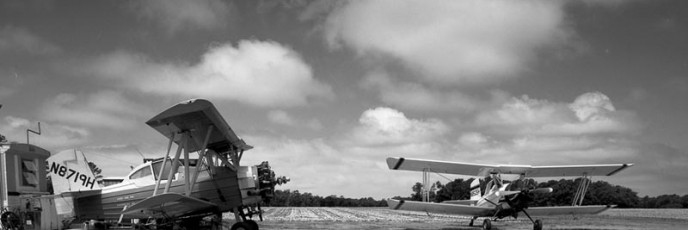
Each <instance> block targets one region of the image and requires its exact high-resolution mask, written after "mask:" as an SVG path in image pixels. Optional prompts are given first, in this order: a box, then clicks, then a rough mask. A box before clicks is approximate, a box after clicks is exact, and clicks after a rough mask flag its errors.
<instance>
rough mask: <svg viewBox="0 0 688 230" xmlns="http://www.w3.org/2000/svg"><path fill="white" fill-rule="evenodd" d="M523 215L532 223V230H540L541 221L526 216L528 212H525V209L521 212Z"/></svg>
mask: <svg viewBox="0 0 688 230" xmlns="http://www.w3.org/2000/svg"><path fill="white" fill-rule="evenodd" d="M523 214H526V216H527V217H528V219H530V221H531V222H533V229H534V230H542V221H541V220H533V218H531V217H530V215H529V214H528V212H526V210H525V209H524V210H523Z"/></svg>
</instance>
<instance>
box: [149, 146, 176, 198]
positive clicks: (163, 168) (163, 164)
mask: <svg viewBox="0 0 688 230" xmlns="http://www.w3.org/2000/svg"><path fill="white" fill-rule="evenodd" d="M174 134H175V133H172V134H170V143H169V144H167V155H165V158H163V160H162V165H161V166H160V172H159V173H158V180H157V181H155V189H154V190H153V196H155V195H157V194H158V188H160V181H161V180H162V173H163V172H164V171H165V165H166V164H167V158H170V151H172V143H174ZM167 183H171V181H170V178H169V177H168V178H167Z"/></svg>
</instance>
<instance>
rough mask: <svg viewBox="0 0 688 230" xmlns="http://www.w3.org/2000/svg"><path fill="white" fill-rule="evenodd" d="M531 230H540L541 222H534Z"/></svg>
mask: <svg viewBox="0 0 688 230" xmlns="http://www.w3.org/2000/svg"><path fill="white" fill-rule="evenodd" d="M533 229H534V230H542V221H541V220H535V224H533Z"/></svg>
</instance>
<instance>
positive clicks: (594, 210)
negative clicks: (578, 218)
mask: <svg viewBox="0 0 688 230" xmlns="http://www.w3.org/2000/svg"><path fill="white" fill-rule="evenodd" d="M613 207H616V205H586V206H555V207H530V208H528V209H527V212H528V214H530V215H531V216H553V215H582V214H599V213H601V212H604V211H606V210H608V209H611V208H613Z"/></svg>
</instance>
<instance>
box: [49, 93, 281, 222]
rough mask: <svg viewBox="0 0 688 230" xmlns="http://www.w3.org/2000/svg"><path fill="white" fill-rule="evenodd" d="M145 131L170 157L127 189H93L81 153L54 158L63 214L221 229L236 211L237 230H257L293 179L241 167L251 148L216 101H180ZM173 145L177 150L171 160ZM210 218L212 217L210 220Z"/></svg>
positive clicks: (132, 179) (139, 172)
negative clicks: (277, 192)
mask: <svg viewBox="0 0 688 230" xmlns="http://www.w3.org/2000/svg"><path fill="white" fill-rule="evenodd" d="M146 124H148V125H149V126H150V127H152V128H153V129H155V130H156V131H157V132H159V133H160V134H162V135H164V136H165V137H167V138H168V140H169V143H168V145H167V155H166V156H164V157H161V158H158V159H155V160H152V161H148V162H145V163H143V164H141V165H139V166H137V167H134V168H133V169H132V171H131V172H130V173H129V174H128V175H127V176H126V177H125V178H124V180H123V181H122V182H121V183H117V184H113V185H109V186H105V187H101V186H99V185H98V184H97V183H95V177H94V176H93V173H92V172H91V170H90V169H89V167H88V164H87V161H86V159H85V157H84V154H83V153H82V152H80V151H78V150H65V151H62V152H60V153H57V154H55V155H54V156H51V157H50V158H48V167H49V174H50V176H51V177H52V183H53V186H54V188H55V194H56V199H55V202H56V204H60V203H61V204H62V208H60V207H58V210H59V209H63V210H68V211H69V212H70V213H72V214H73V215H74V216H73V218H74V219H75V220H77V221H89V220H97V221H99V223H102V224H103V225H106V226H113V225H123V224H124V223H127V222H126V221H127V220H129V222H130V223H132V225H134V226H133V227H134V228H136V229H202V228H209V229H223V228H222V226H221V224H222V213H223V212H233V213H234V217H235V219H236V223H235V224H234V225H232V227H231V229H232V230H237V229H246V230H258V229H259V227H258V224H257V223H256V222H255V221H254V220H252V217H253V216H254V215H258V217H259V218H260V220H261V221H262V220H263V215H262V214H263V212H262V210H261V207H260V204H261V202H266V203H269V201H270V199H271V198H272V197H273V195H274V189H275V186H276V185H280V184H283V183H286V182H287V181H289V179H288V178H285V177H279V178H278V177H276V176H275V172H274V171H273V170H272V169H271V167H270V165H269V163H268V162H267V161H265V162H262V163H261V164H258V165H252V166H244V165H242V164H240V162H241V159H242V156H243V155H244V152H245V151H246V150H249V149H251V148H253V147H252V146H250V145H248V144H246V142H244V140H243V139H241V138H239V137H238V136H237V135H236V134H235V133H234V131H233V130H232V128H230V127H229V125H228V124H227V122H226V121H225V119H224V118H223V117H222V116H221V115H220V113H219V112H218V111H217V109H216V108H215V106H214V105H213V104H212V103H211V102H209V101H207V100H203V99H195V100H189V101H185V102H181V103H179V104H177V105H175V106H172V107H170V108H169V109H167V110H165V111H163V112H161V113H160V114H158V115H156V116H154V117H153V118H151V119H150V120H148V121H147V122H146ZM173 144H176V146H177V150H176V153H174V155H173V156H170V151H171V150H172V147H173ZM190 153H195V155H192V156H197V158H196V159H192V156H190ZM182 154H183V155H182ZM113 157H117V156H113ZM58 206H60V205H58ZM58 214H59V212H58ZM206 217H212V218H211V220H210V221H204V219H208V218H206ZM208 222H210V223H209V224H207V225H209V226H203V223H208Z"/></svg>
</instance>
